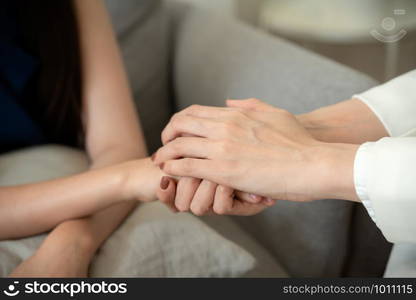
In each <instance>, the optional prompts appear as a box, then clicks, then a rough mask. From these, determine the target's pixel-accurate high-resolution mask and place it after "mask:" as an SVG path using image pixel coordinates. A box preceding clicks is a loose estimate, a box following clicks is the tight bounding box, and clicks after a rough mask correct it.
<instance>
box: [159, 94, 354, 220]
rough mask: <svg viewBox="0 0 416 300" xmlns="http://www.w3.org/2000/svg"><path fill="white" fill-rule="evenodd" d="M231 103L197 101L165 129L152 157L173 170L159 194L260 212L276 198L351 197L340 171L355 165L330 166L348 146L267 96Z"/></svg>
mask: <svg viewBox="0 0 416 300" xmlns="http://www.w3.org/2000/svg"><path fill="white" fill-rule="evenodd" d="M226 105H227V107H207V106H199V105H193V106H190V107H188V108H186V109H185V110H183V111H181V112H179V113H177V114H175V115H174V116H173V117H172V118H171V120H170V122H169V124H168V125H167V126H166V128H165V129H164V131H163V132H162V142H163V146H162V147H161V148H160V149H159V150H158V151H157V152H155V154H153V155H152V161H153V163H154V164H156V165H157V166H158V167H159V168H160V169H161V170H162V171H163V172H164V173H165V174H167V175H168V176H164V177H162V179H161V182H160V188H159V189H158V191H157V196H158V198H159V199H160V201H162V202H163V203H165V204H166V205H167V206H169V207H170V208H171V209H172V210H173V211H175V212H178V211H180V212H185V211H191V212H192V213H194V214H196V215H198V216H200V215H205V214H212V213H214V214H221V215H223V214H227V215H254V214H257V213H259V212H261V211H263V210H264V209H265V208H267V207H270V206H273V205H274V204H275V203H276V200H291V201H310V200H315V199H322V198H327V197H334V198H339V199H345V198H347V197H345V196H346V195H344V194H343V193H342V191H343V190H342V188H339V186H337V185H336V183H333V181H334V180H333V177H334V176H333V175H334V172H336V173H337V175H338V176H341V175H342V174H341V173H342V172H344V173H345V172H347V173H348V172H349V171H350V170H346V171H343V170H342V168H339V167H340V166H339V165H337V164H336V163H334V164H332V165H334V166H336V167H337V168H336V171H335V169H334V168H332V167H330V166H331V162H332V161H331V158H333V157H334V156H336V157H337V159H339V158H342V156H343V153H349V152H348V151H343V149H342V147H340V146H339V145H338V146H337V144H327V143H323V142H320V141H318V140H316V139H315V138H314V137H313V136H312V135H311V134H310V133H309V132H308V131H307V130H306V129H305V128H304V127H303V126H302V125H301V123H300V122H299V121H298V119H297V118H296V116H294V115H293V114H291V113H289V112H287V111H285V110H282V109H279V108H275V107H273V106H271V105H268V104H266V103H264V102H262V101H260V100H257V99H249V100H227V102H226ZM329 145H330V146H329ZM348 159H351V157H345V159H341V161H345V160H348ZM338 176H337V177H338ZM345 176H346V177H348V176H349V175H348V174H346V175H345ZM345 176H344V178H345ZM341 178H343V177H342V176H341ZM331 189H332V190H331Z"/></svg>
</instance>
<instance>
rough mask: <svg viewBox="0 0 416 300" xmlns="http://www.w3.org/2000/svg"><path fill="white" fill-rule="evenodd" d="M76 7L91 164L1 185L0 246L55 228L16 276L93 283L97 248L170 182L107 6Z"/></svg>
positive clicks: (78, 1)
mask: <svg viewBox="0 0 416 300" xmlns="http://www.w3.org/2000/svg"><path fill="white" fill-rule="evenodd" d="M75 7H76V15H77V19H78V26H79V31H80V44H81V56H82V61H83V68H82V69H83V80H84V82H83V99H82V100H83V113H84V114H83V120H84V126H85V132H86V136H85V140H86V149H85V151H86V153H87V154H88V156H89V158H90V161H91V165H90V168H89V170H87V171H85V172H83V173H80V174H77V175H75V176H70V177H64V178H58V179H55V180H50V181H44V182H39V183H33V184H27V185H19V186H9V187H0V199H1V201H0V240H4V239H17V238H22V237H27V236H30V235H34V234H38V233H43V232H46V231H49V230H51V232H50V233H49V234H48V236H47V238H46V239H45V240H44V242H43V243H42V245H41V246H40V247H39V249H38V250H37V251H36V252H35V253H34V254H33V255H32V256H31V257H30V258H28V259H27V260H26V261H24V262H22V263H21V264H20V265H19V266H18V267H17V268H16V269H15V270H14V271H13V273H12V274H11V276H16V277H31V276H34V277H86V276H87V274H88V266H89V264H90V262H91V260H92V258H93V256H94V254H95V252H96V251H97V249H98V248H99V247H100V246H101V245H102V243H103V242H104V241H105V240H106V239H107V238H108V237H109V236H110V235H111V234H112V232H114V230H115V229H116V228H117V227H118V226H119V225H120V224H121V223H122V222H123V220H124V219H125V218H126V217H127V216H128V214H129V213H130V212H131V211H132V209H134V208H135V206H136V204H137V203H138V201H139V202H147V201H153V200H156V190H157V189H158V186H159V184H160V180H161V177H162V176H163V172H161V171H160V170H159V168H157V167H155V166H154V164H152V163H151V161H150V158H148V157H146V156H147V153H146V146H145V142H144V138H143V134H142V131H141V128H140V123H139V120H138V117H137V115H136V112H135V108H134V104H133V100H132V96H131V93H130V89H129V86H128V81H127V78H126V74H125V72H124V69H123V65H122V60H121V57H120V53H119V49H118V46H117V43H116V40H115V37H114V33H113V31H112V28H111V23H110V21H109V17H108V15H107V12H106V11H105V7H104V5H103V4H102V2H101V1H99V0H89V1H84V0H75ZM170 180H172V179H170ZM181 181H182V179H179V182H181ZM187 181H189V180H188V179H184V180H183V183H182V184H181V186H183V190H185V191H183V192H181V193H180V194H181V195H183V196H184V197H188V198H189V197H190V196H187V192H186V190H188V191H189V190H191V189H192V190H195V191H196V192H198V191H199V181H194V182H197V183H198V184H197V186H196V187H195V185H192V188H187V187H186V186H187V184H188V183H187ZM207 184H209V185H210V186H214V184H210V183H208V181H206V182H205V183H204V185H203V186H205V185H207ZM215 186H216V185H215ZM202 188H204V187H202ZM199 193H200V194H202V193H201V192H199ZM161 194H162V195H164V194H165V193H164V191H162V192H161ZM224 195H225V196H226V195H227V194H225V193H224ZM239 195H240V197H242V199H247V200H249V201H252V202H255V203H253V204H251V205H253V206H262V207H263V206H264V204H260V203H258V202H260V201H262V198H261V197H257V196H250V195H247V194H244V193H239ZM253 199H254V200H253Z"/></svg>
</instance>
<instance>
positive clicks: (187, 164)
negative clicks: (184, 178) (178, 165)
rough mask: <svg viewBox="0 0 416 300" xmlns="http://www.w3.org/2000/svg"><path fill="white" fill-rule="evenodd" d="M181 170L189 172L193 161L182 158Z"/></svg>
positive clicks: (192, 167)
mask: <svg viewBox="0 0 416 300" xmlns="http://www.w3.org/2000/svg"><path fill="white" fill-rule="evenodd" d="M182 170H183V171H184V172H186V173H191V172H192V171H193V170H194V162H193V160H192V159H190V158H184V159H182Z"/></svg>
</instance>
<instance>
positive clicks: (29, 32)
mask: <svg viewBox="0 0 416 300" xmlns="http://www.w3.org/2000/svg"><path fill="white" fill-rule="evenodd" d="M15 1H17V2H18V21H19V24H20V26H21V33H22V37H23V39H22V40H23V44H24V46H25V47H26V48H27V49H28V51H30V52H31V53H33V55H35V56H36V57H38V59H39V62H40V66H39V71H38V74H37V76H35V77H34V78H35V79H34V82H33V84H34V85H35V91H36V95H35V98H34V99H29V100H28V101H30V103H28V105H29V106H30V107H31V109H32V110H33V111H34V112H35V113H34V115H36V117H37V118H39V119H38V121H39V124H41V126H42V127H43V128H42V129H43V131H44V132H45V134H46V136H47V139H48V142H52V143H59V144H69V145H73V146H80V145H81V144H82V143H83V136H84V130H83V122H82V78H81V74H82V72H81V66H82V62H81V55H80V40H79V31H78V23H77V18H76V14H75V8H74V2H73V0H41V1H39V0H15Z"/></svg>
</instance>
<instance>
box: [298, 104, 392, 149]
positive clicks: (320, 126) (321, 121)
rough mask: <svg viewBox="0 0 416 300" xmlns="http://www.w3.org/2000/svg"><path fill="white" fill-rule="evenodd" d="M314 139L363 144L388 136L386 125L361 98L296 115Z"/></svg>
mask: <svg viewBox="0 0 416 300" xmlns="http://www.w3.org/2000/svg"><path fill="white" fill-rule="evenodd" d="M297 118H298V120H299V121H300V122H301V123H302V125H303V126H304V127H305V128H306V129H308V131H309V133H311V134H312V135H313V136H314V138H316V139H317V140H320V141H323V142H328V143H349V144H362V143H364V142H367V141H376V140H379V139H381V138H383V137H386V136H388V133H387V131H386V129H385V128H384V126H383V124H382V123H381V122H380V121H379V119H378V118H377V116H376V115H375V114H374V113H373V112H372V111H371V110H370V109H369V108H368V106H367V105H366V104H364V103H363V102H361V101H360V100H358V99H351V100H348V101H343V102H340V103H338V104H335V105H331V106H327V107H323V108H320V109H317V110H315V111H312V112H310V113H307V114H303V115H299V116H297Z"/></svg>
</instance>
